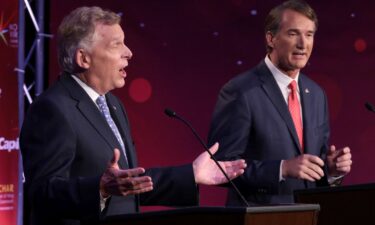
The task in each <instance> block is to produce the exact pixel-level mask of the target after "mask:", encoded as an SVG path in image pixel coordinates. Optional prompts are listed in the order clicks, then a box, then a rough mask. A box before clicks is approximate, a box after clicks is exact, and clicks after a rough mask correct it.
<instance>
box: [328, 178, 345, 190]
mask: <svg viewBox="0 0 375 225" xmlns="http://www.w3.org/2000/svg"><path fill="white" fill-rule="evenodd" d="M343 177H344V175H341V176H332V177H331V176H328V178H327V180H328V184H329V185H330V186H332V187H335V186H339V185H340V184H341V182H342V180H343V179H342V178H343Z"/></svg>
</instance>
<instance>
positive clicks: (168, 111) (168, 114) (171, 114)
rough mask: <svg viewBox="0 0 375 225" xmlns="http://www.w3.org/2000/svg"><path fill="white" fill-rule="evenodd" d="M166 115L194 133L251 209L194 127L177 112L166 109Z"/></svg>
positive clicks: (243, 200)
mask: <svg viewBox="0 0 375 225" xmlns="http://www.w3.org/2000/svg"><path fill="white" fill-rule="evenodd" d="M164 113H165V114H166V115H167V116H169V117H171V118H177V119H178V120H180V121H182V122H183V123H184V124H185V125H186V126H188V127H189V128H190V130H191V131H192V132H193V134H194V136H195V137H196V138H197V139H198V141H199V142H200V143H201V145H202V146H203V148H204V149H205V150H206V151H207V152H208V154H209V155H210V156H211V159H212V160H214V162H215V164H216V165H217V167H218V168H219V169H220V171H221V172H222V173H223V175H224V176H225V178H226V179H227V180H228V182H229V183H230V185H231V186H232V187H233V188H234V190H235V191H236V193H237V194H238V196H239V197H240V198H241V200H242V202H243V203H244V204H245V205H246V206H247V207H250V205H249V203H248V202H247V201H246V199H245V197H244V196H243V195H242V194H241V192H240V190H238V188H237V186H236V185H235V184H234V183H233V182H232V180H231V179H230V178H229V177H228V175H227V173H226V172H225V171H224V169H223V167H221V165H220V164H219V162H218V161H217V159H216V158H215V156H214V155H213V154H212V153H211V152H210V151H209V148H208V147H207V145H206V144H205V143H204V141H203V140H202V138H201V137H200V136H199V135H198V133H197V132H196V131H195V129H194V128H193V126H192V125H191V124H190V123H189V122H188V121H187V120H185V119H184V118H182V117H181V116H179V115H177V114H176V112H174V111H173V110H171V109H165V110H164Z"/></svg>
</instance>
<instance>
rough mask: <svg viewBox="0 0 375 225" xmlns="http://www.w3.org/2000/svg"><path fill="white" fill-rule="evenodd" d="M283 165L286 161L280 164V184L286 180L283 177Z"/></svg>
mask: <svg viewBox="0 0 375 225" xmlns="http://www.w3.org/2000/svg"><path fill="white" fill-rule="evenodd" d="M283 163H284V160H281V162H280V169H279V182H281V181H284V180H285V178H284V177H283V171H282V168H283Z"/></svg>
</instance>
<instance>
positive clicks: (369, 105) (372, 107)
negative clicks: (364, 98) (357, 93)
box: [365, 102, 375, 113]
mask: <svg viewBox="0 0 375 225" xmlns="http://www.w3.org/2000/svg"><path fill="white" fill-rule="evenodd" d="M365 106H366V108H367V109H368V110H369V111H371V112H374V113H375V107H374V106H373V105H372V104H371V103H369V102H366V103H365Z"/></svg>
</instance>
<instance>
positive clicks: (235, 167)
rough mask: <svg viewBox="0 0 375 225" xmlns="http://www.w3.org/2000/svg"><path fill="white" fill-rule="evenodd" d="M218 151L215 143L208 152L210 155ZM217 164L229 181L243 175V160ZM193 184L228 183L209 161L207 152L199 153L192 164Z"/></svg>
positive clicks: (244, 165)
mask: <svg viewBox="0 0 375 225" xmlns="http://www.w3.org/2000/svg"><path fill="white" fill-rule="evenodd" d="M218 149H219V144H218V143H215V144H214V145H213V146H212V147H211V148H210V149H209V151H210V152H211V153H212V154H215V152H216V151H217V150H218ZM219 164H220V165H221V167H223V169H224V171H225V172H226V173H227V175H228V177H229V179H234V178H236V177H238V176H240V175H241V174H243V173H244V169H245V168H246V163H245V160H243V159H239V160H235V161H220V162H219ZM193 170H194V177H195V182H196V183H197V184H205V185H217V184H223V183H226V182H228V180H227V179H226V178H225V176H224V175H223V173H222V172H221V171H220V169H219V168H218V166H217V165H216V163H215V162H214V161H213V160H212V159H211V157H210V155H209V154H208V152H203V153H201V154H200V155H199V156H198V157H197V158H196V159H195V160H194V162H193Z"/></svg>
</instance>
